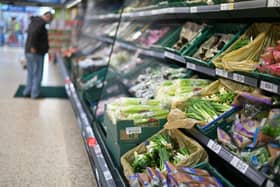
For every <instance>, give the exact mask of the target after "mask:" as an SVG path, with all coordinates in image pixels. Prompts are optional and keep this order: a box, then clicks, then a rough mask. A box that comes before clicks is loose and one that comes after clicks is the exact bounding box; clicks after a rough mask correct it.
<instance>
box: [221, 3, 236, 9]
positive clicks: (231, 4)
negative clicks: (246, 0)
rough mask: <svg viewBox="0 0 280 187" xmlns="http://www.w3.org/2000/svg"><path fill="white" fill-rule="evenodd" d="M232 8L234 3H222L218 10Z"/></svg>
mask: <svg viewBox="0 0 280 187" xmlns="http://www.w3.org/2000/svg"><path fill="white" fill-rule="evenodd" d="M233 9H234V3H222V4H221V7H220V10H233Z"/></svg>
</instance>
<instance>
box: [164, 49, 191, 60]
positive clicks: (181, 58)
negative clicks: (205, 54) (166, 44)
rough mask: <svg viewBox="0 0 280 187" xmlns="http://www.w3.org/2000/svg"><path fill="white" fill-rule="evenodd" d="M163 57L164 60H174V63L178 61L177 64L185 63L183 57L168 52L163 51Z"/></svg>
mask: <svg viewBox="0 0 280 187" xmlns="http://www.w3.org/2000/svg"><path fill="white" fill-rule="evenodd" d="M164 56H165V57H166V58H169V59H173V60H176V61H178V62H182V63H186V61H185V59H184V57H182V56H179V55H176V54H174V53H171V52H168V51H165V52H164Z"/></svg>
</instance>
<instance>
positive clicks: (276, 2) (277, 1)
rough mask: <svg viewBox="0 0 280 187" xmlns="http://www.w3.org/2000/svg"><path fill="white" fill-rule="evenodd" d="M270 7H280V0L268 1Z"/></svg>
mask: <svg viewBox="0 0 280 187" xmlns="http://www.w3.org/2000/svg"><path fill="white" fill-rule="evenodd" d="M267 6H268V7H279V6H280V0H268V4H267Z"/></svg>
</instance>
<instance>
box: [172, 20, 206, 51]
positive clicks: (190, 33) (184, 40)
mask: <svg viewBox="0 0 280 187" xmlns="http://www.w3.org/2000/svg"><path fill="white" fill-rule="evenodd" d="M204 28H205V25H203V24H201V25H200V24H197V23H193V22H186V23H185V24H184V25H183V28H182V30H181V33H180V39H179V41H177V42H176V43H175V44H174V46H173V48H174V49H177V50H180V49H181V48H182V47H183V46H184V45H186V44H189V43H190V42H192V41H193V39H195V38H196V37H197V36H198V35H199V34H200V33H201V32H202V30H203V29H204Z"/></svg>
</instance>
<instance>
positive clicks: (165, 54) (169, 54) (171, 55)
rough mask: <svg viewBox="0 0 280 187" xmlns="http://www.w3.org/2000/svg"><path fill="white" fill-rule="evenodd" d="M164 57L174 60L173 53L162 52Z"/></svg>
mask: <svg viewBox="0 0 280 187" xmlns="http://www.w3.org/2000/svg"><path fill="white" fill-rule="evenodd" d="M164 56H165V57H166V58H170V59H175V54H174V53H170V52H168V51H165V52H164Z"/></svg>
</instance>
